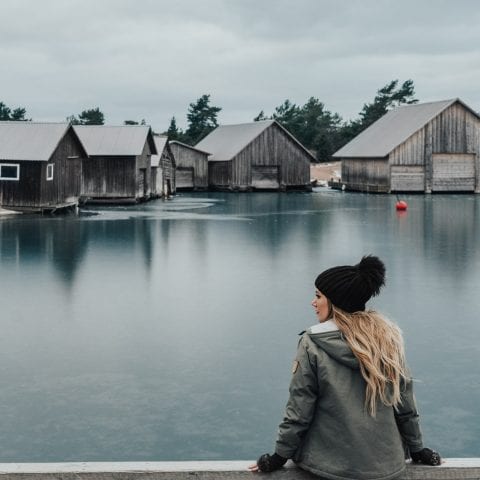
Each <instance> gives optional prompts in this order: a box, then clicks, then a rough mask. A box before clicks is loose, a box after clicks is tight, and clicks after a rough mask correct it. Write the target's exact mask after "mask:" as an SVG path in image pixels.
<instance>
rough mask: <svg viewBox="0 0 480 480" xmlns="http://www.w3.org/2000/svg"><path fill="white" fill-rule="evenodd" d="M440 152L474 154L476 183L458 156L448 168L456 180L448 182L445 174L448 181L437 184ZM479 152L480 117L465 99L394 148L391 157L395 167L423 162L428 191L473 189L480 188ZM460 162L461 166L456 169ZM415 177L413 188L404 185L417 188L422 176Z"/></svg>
mask: <svg viewBox="0 0 480 480" xmlns="http://www.w3.org/2000/svg"><path fill="white" fill-rule="evenodd" d="M438 154H473V157H471V158H472V159H473V160H472V161H473V165H474V166H473V168H474V174H473V177H474V180H473V183H474V186H473V187H472V179H471V177H470V176H469V175H467V174H466V173H465V171H464V163H462V162H456V161H455V160H453V159H454V158H457V159H458V157H451V158H452V165H451V168H450V167H448V168H446V169H444V172H445V175H449V176H450V177H451V178H452V181H450V182H448V181H447V178H446V177H444V178H445V182H443V185H442V186H439V185H440V183H441V182H440V183H439V182H438V181H437V182H435V183H436V186H434V185H433V184H434V176H435V174H434V165H433V158H434V157H435V156H437V155H438ZM479 154H480V120H479V119H478V118H477V117H476V116H475V115H474V114H473V113H472V112H470V111H469V110H468V109H467V108H465V107H464V106H463V105H462V104H461V103H459V102H456V103H454V104H453V105H451V106H450V107H448V108H447V109H445V110H444V111H443V112H442V113H440V114H439V115H437V116H436V117H435V118H434V119H432V120H431V121H430V122H429V123H428V124H427V125H426V126H425V127H424V128H422V129H420V130H419V131H418V132H416V133H415V134H414V135H412V136H411V137H410V138H408V139H407V140H406V141H405V142H403V143H402V144H401V145H399V146H398V147H397V148H396V149H395V150H393V151H392V153H391V154H390V157H389V158H390V165H391V166H392V168H393V167H398V166H408V165H417V166H421V167H422V168H423V170H424V183H425V186H424V190H425V191H427V192H430V191H435V190H436V191H459V190H460V191H471V190H472V189H475V190H477V191H478V188H479V186H480V168H479V163H478V162H479V158H480V156H479ZM437 158H438V157H437ZM457 165H458V167H459V168H458V169H456V166H457ZM437 170H438V167H437ZM447 172H448V173H447ZM392 173H393V172H392ZM441 175H443V174H441ZM412 180H413V182H412V185H411V188H404V190H417V185H418V177H417V178H416V179H412ZM392 183H393V186H392V187H395V180H393V182H392ZM449 184H450V186H449ZM405 187H407V186H405ZM392 190H395V188H392Z"/></svg>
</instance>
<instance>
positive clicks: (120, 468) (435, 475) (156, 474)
mask: <svg viewBox="0 0 480 480" xmlns="http://www.w3.org/2000/svg"><path fill="white" fill-rule="evenodd" d="M252 463H254V461H253V460H242V461H238V460H237V461H199V462H78V463H2V464H0V478H1V479H2V480H26V479H29V480H30V479H35V480H79V479H85V480H146V479H148V480H192V479H202V480H203V479H205V480H207V479H208V480H230V479H232V480H244V479H245V480H247V479H248V480H255V479H258V478H263V479H268V480H318V477H316V476H314V475H312V474H310V473H307V472H305V471H303V470H300V469H299V468H297V467H296V466H295V465H294V464H293V463H292V462H290V461H289V462H288V463H287V464H286V465H285V467H284V468H281V469H280V470H277V471H276V472H272V473H269V474H265V473H251V472H249V471H248V470H247V466H248V465H250V464H252ZM398 479H399V480H437V479H438V480H444V479H448V480H464V479H466V480H478V479H480V458H446V459H444V462H443V464H442V465H441V466H438V467H429V466H425V465H417V464H415V465H414V464H411V463H408V464H407V469H406V470H405V472H404V473H403V475H402V476H400V477H398Z"/></svg>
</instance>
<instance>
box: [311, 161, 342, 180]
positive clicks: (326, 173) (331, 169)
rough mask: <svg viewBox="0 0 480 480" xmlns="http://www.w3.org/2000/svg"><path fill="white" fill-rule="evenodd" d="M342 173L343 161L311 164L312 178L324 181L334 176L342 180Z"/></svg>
mask: <svg viewBox="0 0 480 480" xmlns="http://www.w3.org/2000/svg"><path fill="white" fill-rule="evenodd" d="M341 173H342V164H341V162H329V163H311V164H310V179H311V180H321V181H324V182H328V181H330V180H331V179H332V178H334V179H336V180H340V175H341Z"/></svg>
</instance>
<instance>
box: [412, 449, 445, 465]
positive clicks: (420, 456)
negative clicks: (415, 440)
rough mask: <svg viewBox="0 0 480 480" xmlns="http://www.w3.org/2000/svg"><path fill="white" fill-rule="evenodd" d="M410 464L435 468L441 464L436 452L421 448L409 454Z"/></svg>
mask: <svg viewBox="0 0 480 480" xmlns="http://www.w3.org/2000/svg"><path fill="white" fill-rule="evenodd" d="M410 456H411V457H412V462H415V463H423V464H424V465H433V466H437V465H440V464H441V463H442V458H441V457H440V454H439V453H438V452H435V451H434V450H431V449H430V448H423V449H422V450H420V451H419V452H410Z"/></svg>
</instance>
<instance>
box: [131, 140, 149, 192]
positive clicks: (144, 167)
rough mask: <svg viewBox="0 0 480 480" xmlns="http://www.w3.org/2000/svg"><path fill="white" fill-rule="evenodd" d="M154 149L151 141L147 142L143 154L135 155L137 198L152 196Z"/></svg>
mask: <svg viewBox="0 0 480 480" xmlns="http://www.w3.org/2000/svg"><path fill="white" fill-rule="evenodd" d="M151 156H152V151H151V148H150V144H149V142H145V145H144V147H143V151H142V154H141V155H137V157H135V173H136V174H135V198H136V199H137V200H145V199H147V198H149V197H150V193H151V190H152V170H151V161H150V158H151Z"/></svg>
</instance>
